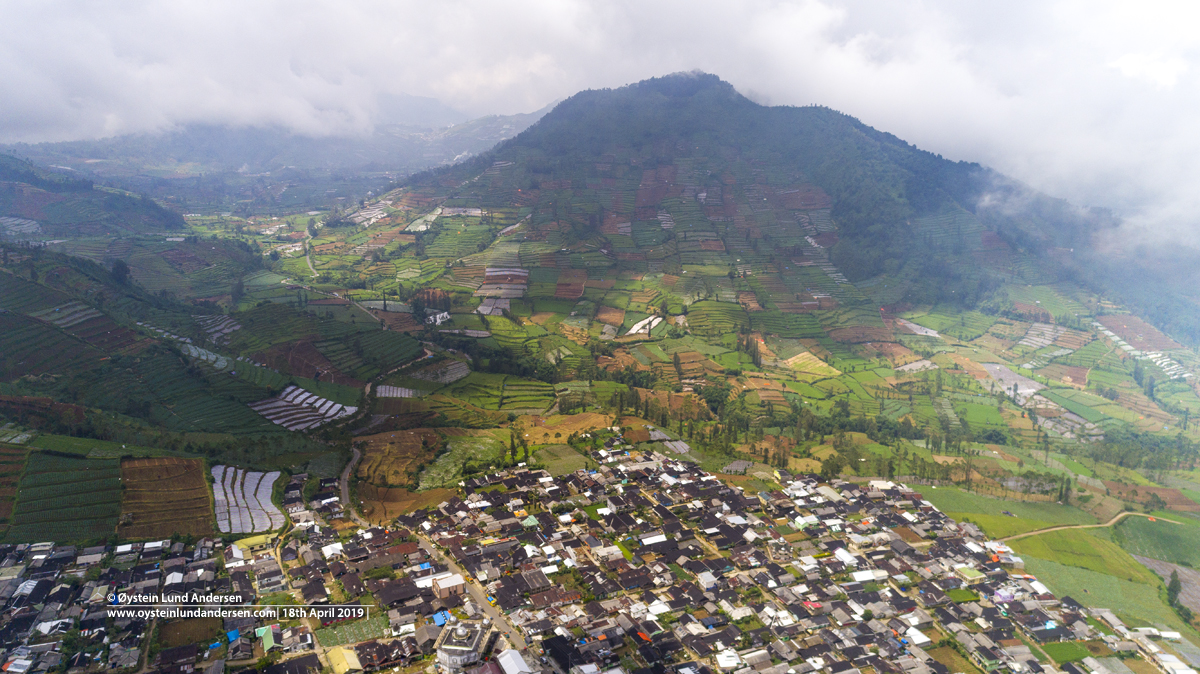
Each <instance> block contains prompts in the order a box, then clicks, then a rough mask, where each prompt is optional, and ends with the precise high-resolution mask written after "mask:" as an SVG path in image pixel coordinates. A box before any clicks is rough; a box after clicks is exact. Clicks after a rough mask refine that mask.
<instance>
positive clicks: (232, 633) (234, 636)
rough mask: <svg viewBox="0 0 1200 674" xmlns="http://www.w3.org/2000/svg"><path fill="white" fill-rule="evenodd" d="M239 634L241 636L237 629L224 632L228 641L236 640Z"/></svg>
mask: <svg viewBox="0 0 1200 674" xmlns="http://www.w3.org/2000/svg"><path fill="white" fill-rule="evenodd" d="M240 636H242V633H241V632H239V631H237V630H229V631H228V632H226V633H225V637H226V638H228V639H229V643H233V642H235V641H237V639H238V637H240Z"/></svg>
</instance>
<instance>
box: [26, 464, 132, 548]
mask: <svg viewBox="0 0 1200 674" xmlns="http://www.w3.org/2000/svg"><path fill="white" fill-rule="evenodd" d="M120 515H121V466H120V462H119V461H117V460H115V459H84V458H80V457H76V456H69V455H60V454H52V453H49V452H44V451H35V452H31V453H30V455H29V459H28V462H27V464H26V468H25V473H24V474H23V475H22V476H21V480H20V483H19V485H18V489H17V503H16V506H15V507H14V508H13V515H12V526H10V527H9V530H8V533H7V534H6V535H5V540H7V541H12V542H35V541H44V540H54V541H64V542H65V541H80V542H82V541H90V540H97V539H101V538H107V537H108V536H111V535H112V534H113V533H114V532H115V531H116V527H117V522H118V520H119V518H120Z"/></svg>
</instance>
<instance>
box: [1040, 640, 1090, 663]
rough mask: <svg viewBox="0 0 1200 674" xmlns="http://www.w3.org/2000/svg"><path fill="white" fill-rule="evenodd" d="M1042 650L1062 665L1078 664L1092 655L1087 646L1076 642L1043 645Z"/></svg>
mask: <svg viewBox="0 0 1200 674" xmlns="http://www.w3.org/2000/svg"><path fill="white" fill-rule="evenodd" d="M1042 650H1043V651H1045V652H1046V655H1049V656H1050V657H1051V658H1053V659H1054V661H1055V662H1057V663H1058V664H1060V665H1062V664H1066V663H1068V662H1076V661H1079V660H1082V659H1084V658H1086V657H1089V656H1090V655H1091V653H1090V652H1088V649H1087V647H1086V646H1084V645H1083V644H1081V643H1079V642H1076V641H1060V642H1058V643H1051V644H1042Z"/></svg>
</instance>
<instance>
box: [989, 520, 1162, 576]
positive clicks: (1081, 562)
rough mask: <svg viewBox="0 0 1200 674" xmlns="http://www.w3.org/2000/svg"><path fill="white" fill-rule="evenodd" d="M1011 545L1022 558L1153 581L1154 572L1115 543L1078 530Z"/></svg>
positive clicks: (1025, 540) (1063, 531)
mask: <svg viewBox="0 0 1200 674" xmlns="http://www.w3.org/2000/svg"><path fill="white" fill-rule="evenodd" d="M1012 548H1013V550H1014V551H1016V552H1017V553H1018V554H1020V555H1022V556H1025V557H1040V558H1042V559H1049V560H1053V561H1055V562H1057V563H1059V564H1066V565H1068V566H1078V567H1080V568H1084V569H1090V570H1092V571H1096V572H1097V573H1103V574H1104V575H1106V576H1112V577H1114V578H1120V579H1123V580H1127V581H1132V582H1134V583H1145V584H1147V585H1153V584H1155V583H1156V579H1155V577H1154V574H1152V573H1151V572H1150V571H1149V570H1148V569H1146V567H1144V566H1142V565H1141V564H1139V563H1138V562H1137V560H1135V559H1134V558H1133V556H1131V555H1130V554H1129V553H1128V552H1125V551H1124V550H1122V549H1121V548H1120V546H1118V545H1117V544H1116V543H1112V542H1110V541H1106V540H1104V539H1102V538H1097V537H1096V536H1093V535H1091V534H1089V533H1087V532H1086V531H1083V530H1080V529H1063V530H1061V531H1051V532H1048V533H1044V534H1039V535H1037V536H1029V537H1028V538H1021V539H1017V540H1014V541H1013V542H1012Z"/></svg>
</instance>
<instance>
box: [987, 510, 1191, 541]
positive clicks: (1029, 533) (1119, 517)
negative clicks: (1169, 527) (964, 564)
mask: <svg viewBox="0 0 1200 674" xmlns="http://www.w3.org/2000/svg"><path fill="white" fill-rule="evenodd" d="M1130 516H1132V517H1154V519H1155V520H1156V521H1159V522H1170V523H1171V524H1179V522H1176V521H1175V520H1169V519H1167V518H1165V517H1155V516H1154V515H1147V514H1146V513H1131V512H1123V513H1117V516H1116V517H1114V518H1112V519H1111V520H1109V521H1107V522H1105V523H1104V524H1062V525H1059V526H1057V527H1046V528H1045V529H1038V530H1037V531H1026V532H1025V533H1023V534H1014V535H1012V536H1009V537H1007V538H1001V539H1000V541H1001V542H1004V543H1007V542H1009V541H1015V540H1017V539H1019V538H1027V537H1029V536H1037V535H1038V534H1045V533H1049V532H1051V531H1062V530H1063V529H1103V528H1104V527H1111V526H1112V525H1114V524H1116V523H1117V522H1120V521H1121V520H1123V519H1125V518H1126V517H1130Z"/></svg>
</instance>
